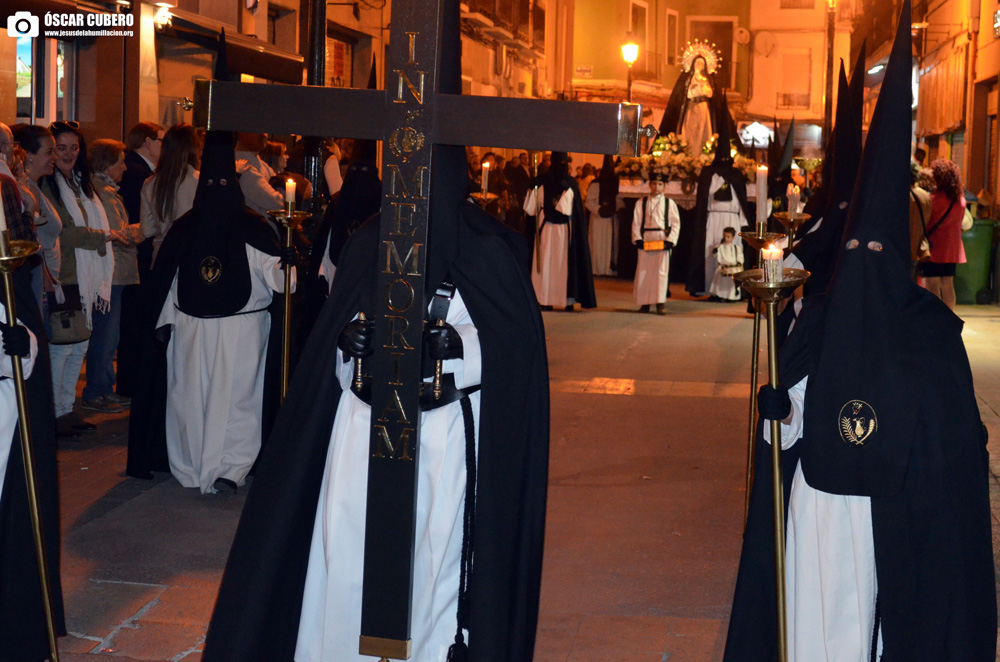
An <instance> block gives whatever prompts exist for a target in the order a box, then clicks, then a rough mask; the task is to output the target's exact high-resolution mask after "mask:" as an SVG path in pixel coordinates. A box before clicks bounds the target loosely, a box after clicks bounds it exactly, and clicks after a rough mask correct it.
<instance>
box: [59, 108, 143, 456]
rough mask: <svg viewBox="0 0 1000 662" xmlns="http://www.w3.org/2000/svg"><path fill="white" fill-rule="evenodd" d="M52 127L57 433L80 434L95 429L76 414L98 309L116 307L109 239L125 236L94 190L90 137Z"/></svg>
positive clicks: (70, 126) (68, 126)
mask: <svg viewBox="0 0 1000 662" xmlns="http://www.w3.org/2000/svg"><path fill="white" fill-rule="evenodd" d="M49 128H50V129H51V131H52V135H53V136H54V138H55V142H56V168H55V172H54V173H53V174H52V175H50V176H48V177H45V178H44V179H43V181H42V186H41V189H42V193H44V194H45V195H46V197H48V198H49V200H50V201H51V202H52V204H53V205H54V206H55V207H56V209H57V211H58V212H59V216H60V218H62V221H63V229H62V232H61V233H60V234H59V241H60V244H61V249H62V250H61V265H60V282H61V284H60V285H59V286H58V287H57V288H56V292H55V293H54V297H53V298H54V299H55V301H54V302H53V303H54V304H55V305H54V306H53V307H51V308H50V310H51V311H52V312H53V313H54V314H61V315H62V317H61V318H60V320H58V322H59V323H55V322H56V320H53V321H54V324H53V329H52V334H53V335H52V339H51V342H50V345H49V353H50V355H51V358H52V387H53V390H54V396H55V409H56V432H57V433H58V434H60V435H61V436H75V435H76V433H78V432H93V431H94V430H95V429H96V426H94V425H93V424H91V423H87V422H85V421H83V420H82V419H80V418H79V417H78V416H77V415H76V414H75V413H74V412H73V404H74V403H75V401H76V383H77V381H78V380H79V378H80V369H81V367H82V366H83V359H84V356H86V353H87V346H88V343H89V337H90V329H91V328H92V316H93V312H94V311H95V310H96V311H99V312H108V311H109V310H110V306H111V277H112V274H113V272H114V264H115V263H114V256H113V255H112V253H111V251H110V250H109V249H108V243H109V242H111V241H121V242H123V243H124V240H123V238H122V237H121V235H120V233H118V232H116V231H112V230H111V229H110V227H109V225H108V218H107V214H106V213H105V211H104V206H103V205H102V204H101V200H100V198H99V197H98V196H97V194H96V193H95V191H94V187H93V184H92V183H91V172H90V166H89V164H88V163H87V146H86V141H85V140H84V137H83V134H82V133H80V130H79V126H78V125H77V123H76V122H55V123H53V124H52V125H51V126H50V127H49ZM78 316H82V319H80V317H78ZM73 318H76V319H73ZM116 410H117V408H116Z"/></svg>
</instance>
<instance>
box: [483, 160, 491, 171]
mask: <svg viewBox="0 0 1000 662" xmlns="http://www.w3.org/2000/svg"><path fill="white" fill-rule="evenodd" d="M483 167H484V168H486V169H487V170H489V168H490V162H489V161H483Z"/></svg>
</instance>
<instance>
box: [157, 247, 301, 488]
mask: <svg viewBox="0 0 1000 662" xmlns="http://www.w3.org/2000/svg"><path fill="white" fill-rule="evenodd" d="M246 248H247V259H248V260H249V263H250V279H251V282H252V288H251V292H250V299H249V301H247V304H246V305H245V306H243V308H242V309H241V310H240V314H236V315H232V316H230V317H220V318H212V319H204V318H200V317H192V316H190V315H187V314H185V313H182V312H181V311H180V310H178V309H177V307H176V303H177V275H176V274H175V275H174V283H173V285H171V287H170V294H169V296H167V300H166V301H165V302H164V304H163V309H162V310H161V311H160V317H159V319H158V320H157V322H156V326H157V328H159V327H161V326H164V325H167V324H170V325H173V331H172V333H171V335H170V343H169V345H168V347H167V415H166V419H167V420H166V430H167V458H168V459H169V461H170V472H171V473H172V474H173V475H174V477H175V478H176V479H177V480H178V482H180V484H181V485H183V486H184V487H197V488H200V489H201V492H202V494H205V493H208V492H213V491H214V488H213V483H215V481H216V479H218V478H227V479H229V480H231V481H233V482H235V483H236V484H237V485H242V484H243V481H244V479H245V478H246V476H247V474H248V473H249V472H250V468H251V467H252V466H253V463H254V461H255V460H256V459H257V453H258V452H259V451H260V443H261V438H260V437H261V407H262V404H263V394H264V358H265V356H266V354H267V338H268V333H269V332H270V329H271V322H270V317H269V316H268V313H267V311H266V310H265V309H266V308H267V306H268V305H270V303H271V298H272V296H273V294H274V292H281V291H283V290H284V285H285V281H284V272H283V271H282V269H281V264H280V258H278V257H276V256H270V255H267V254H265V253H262V252H261V251H259V250H257V249H256V248H252V247H250V246H247V247H246ZM294 286H295V274H294V271H293V274H292V287H293V290H294ZM250 311H254V312H250Z"/></svg>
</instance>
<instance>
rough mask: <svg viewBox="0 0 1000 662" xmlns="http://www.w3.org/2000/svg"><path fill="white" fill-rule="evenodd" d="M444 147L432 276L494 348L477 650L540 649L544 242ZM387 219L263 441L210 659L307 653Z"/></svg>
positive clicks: (489, 366)
mask: <svg viewBox="0 0 1000 662" xmlns="http://www.w3.org/2000/svg"><path fill="white" fill-rule="evenodd" d="M458 4H459V3H458V1H457V0H447V2H446V3H445V13H444V20H443V36H442V49H441V50H442V56H441V58H442V59H441V65H442V67H441V77H440V80H441V84H440V91H441V92H446V93H459V92H460V82H461V81H460V66H461V60H460V52H461V51H460V49H461V45H460V44H461V41H460V32H459V29H460V25H459V19H460V15H459V7H458ZM433 150H434V151H433V153H432V176H431V190H430V207H431V210H430V221H429V223H430V226H429V237H428V244H429V245H428V251H427V268H426V272H425V282H426V290H427V291H428V293H431V292H433V291H434V289H435V288H436V287H437V285H438V284H439V283H440V281H441V280H442V279H443V278H444V277H445V276H448V277H450V278H451V279H452V282H454V283H455V285H456V287H457V289H458V291H459V292H460V293H461V295H462V299H463V300H464V302H465V305H466V308H467V309H468V311H469V315H470V317H471V318H472V320H473V323H474V324H475V326H476V329H477V333H478V336H479V343H480V346H481V348H482V390H481V393H482V395H481V399H480V416H479V430H478V437H477V440H478V467H477V480H476V511H475V518H476V535H475V539H474V543H473V547H472V549H473V571H472V576H471V578H470V582H469V586H468V591H469V593H468V600H469V610H468V611H467V612H466V613H467V615H468V620H467V621H466V627H467V629H468V630H469V633H470V636H469V639H468V641H469V651H468V653H469V659H470V660H476V661H477V662H528V661H530V660H531V659H532V655H533V651H534V644H535V631H536V627H537V619H538V599H539V594H540V586H541V570H542V546H543V540H544V532H545V500H546V486H547V476H548V434H549V410H548V368H547V359H546V354H545V333H544V329H543V326H542V318H541V313H540V312H539V309H538V301H537V299H536V298H535V293H534V289H533V288H532V285H531V281H530V280H529V278H528V273H529V266H528V265H529V264H530V259H531V258H530V252H529V250H528V247H527V245H526V244H525V241H524V238H523V237H521V236H520V235H519V234H516V233H515V232H513V231H511V230H509V229H508V228H506V227H504V225H503V224H502V223H500V222H499V221H498V220H496V219H495V218H493V217H492V216H490V215H489V214H487V213H486V212H485V211H483V210H482V209H480V208H479V207H478V206H477V205H475V204H473V203H472V202H470V201H469V200H468V196H467V194H468V172H467V165H466V160H465V151H464V148H463V147H462V146H443V145H442V146H435V147H433ZM377 219H378V217H374V218H373V219H370V220H369V221H368V222H366V223H365V224H364V225H362V226H361V227H360V228H359V229H358V231H357V232H355V233H354V234H353V235H352V236H351V237H350V239H348V240H347V243H346V244H345V246H344V249H343V251H342V252H341V258H340V261H339V263H338V267H337V275H336V278H335V279H334V284H333V289H332V291H331V293H330V296H329V298H328V299H327V301H326V304H325V305H324V306H323V309H322V311H321V313H320V316H319V319H318V320H317V322H316V325H315V328H314V332H313V333H312V334H311V335H310V337H309V340H308V341H307V343H306V346H305V348H304V350H303V356H304V357H306V358H307V359H308V360H303V361H302V362H301V363H300V366H299V369H298V370H296V372H295V374H294V375H293V376H292V382H291V385H290V387H289V392H288V396H287V398H286V400H285V404H284V406H283V407H282V409H281V411H280V412H279V414H278V420H277V422H276V424H275V427H274V431H273V432H272V434H271V437H270V439H269V441H268V443H267V445H266V446H265V447H264V449H263V450H262V451H261V457H260V461H259V465H258V471H257V476H256V478H255V479H254V483H253V486H252V488H251V489H250V493H249V495H248V497H247V502H246V505H245V507H244V510H243V513H242V516H241V518H240V524H239V527H238V529H237V532H236V538H235V540H234V543H233V548H232V551H231V552H230V555H229V560H228V562H227V564H226V569H225V573H224V574H223V578H222V586H221V588H220V591H219V597H218V600H217V602H216V606H215V610H214V613H213V616H212V621H211V623H210V625H209V630H208V635H207V639H206V642H205V651H204V654H203V659H204V660H205V661H206V662H222V661H233V662H237V661H238V662H248V661H260V662H265V661H266V662H291V660H292V657H293V655H294V652H295V646H296V639H297V635H298V624H299V618H300V614H301V609H302V591H303V586H304V583H305V579H306V570H307V563H308V559H309V547H310V542H311V539H312V532H313V526H314V520H315V517H316V504H317V500H318V498H319V493H320V489H321V484H322V480H323V472H324V468H325V465H326V456H327V451H328V447H329V443H330V435H331V430H332V427H333V419H334V416H333V414H332V412H333V411H334V410H335V409H336V408H337V406H338V403H339V401H340V398H341V397H342V396H343V397H353V396H349V395H346V394H344V393H343V392H342V390H341V388H340V383H339V381H338V380H337V378H336V371H335V370H333V368H332V366H333V364H334V362H335V361H337V360H338V354H337V339H338V336H339V334H340V332H341V330H342V329H343V328H344V327H345V326H346V325H347V324H348V323H349V322H350V321H351V320H352V319H353V318H354V316H355V315H356V314H357V313H358V311H365V312H373V311H374V306H373V297H374V293H375V284H376V279H377V275H378V268H379V267H378V257H379V251H378V249H379V243H378V240H379V226H378V222H377ZM588 268H589V264H588ZM376 323H377V322H376ZM361 442H362V443H367V439H364V440H361ZM455 588H456V590H457V589H458V586H457V581H456V587H455ZM358 618H359V619H360V614H358Z"/></svg>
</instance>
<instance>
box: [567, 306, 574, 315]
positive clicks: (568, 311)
mask: <svg viewBox="0 0 1000 662" xmlns="http://www.w3.org/2000/svg"><path fill="white" fill-rule="evenodd" d="M566 312H567V313H571V312H573V304H570V305H568V306H566Z"/></svg>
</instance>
